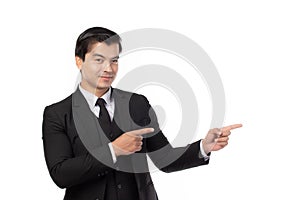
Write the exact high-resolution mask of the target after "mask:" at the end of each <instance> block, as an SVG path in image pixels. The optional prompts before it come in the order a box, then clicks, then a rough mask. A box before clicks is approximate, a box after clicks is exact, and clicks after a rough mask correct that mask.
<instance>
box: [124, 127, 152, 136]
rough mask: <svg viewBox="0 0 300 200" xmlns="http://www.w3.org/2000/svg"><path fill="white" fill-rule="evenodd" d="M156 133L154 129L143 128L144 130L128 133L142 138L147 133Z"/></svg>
mask: <svg viewBox="0 0 300 200" xmlns="http://www.w3.org/2000/svg"><path fill="white" fill-rule="evenodd" d="M152 132H154V128H142V129H138V130H133V131H130V132H128V133H129V134H130V135H134V136H141V135H144V134H147V133H152Z"/></svg>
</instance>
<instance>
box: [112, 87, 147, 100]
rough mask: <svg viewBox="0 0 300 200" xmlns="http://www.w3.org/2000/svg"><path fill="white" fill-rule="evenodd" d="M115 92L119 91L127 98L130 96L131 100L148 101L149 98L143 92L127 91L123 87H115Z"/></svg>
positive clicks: (119, 93)
mask: <svg viewBox="0 0 300 200" xmlns="http://www.w3.org/2000/svg"><path fill="white" fill-rule="evenodd" d="M113 92H114V93H117V94H118V95H121V96H123V97H125V98H128V99H130V100H131V101H145V100H146V101H148V100H147V98H146V97H145V96H144V95H142V94H138V93H134V92H129V91H125V90H121V89H118V88H114V89H113Z"/></svg>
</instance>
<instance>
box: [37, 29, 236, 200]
mask: <svg viewBox="0 0 300 200" xmlns="http://www.w3.org/2000/svg"><path fill="white" fill-rule="evenodd" d="M121 51H122V46H121V39H120V37H119V36H118V35H117V34H116V33H115V32H113V31H111V30H108V29H106V28H102V27H93V28H90V29H87V30H86V31H84V32H83V33H82V34H81V35H80V36H79V37H78V39H77V43H76V49H75V60H76V65H77V67H78V69H79V70H80V72H81V77H82V80H81V83H80V84H79V85H78V88H77V90H76V91H75V92H74V93H73V94H71V95H70V96H69V97H67V98H66V99H64V100H62V101H60V102H58V103H55V104H52V105H50V106H47V107H46V108H45V111H44V119H43V144H44V153H45V159H46V163H47V167H48V170H49V173H50V176H51V178H52V179H53V181H54V182H55V183H56V184H57V185H58V186H59V187H60V188H66V192H65V197H64V199H65V200H92V199H93V200H95V199H98V200H100V199H104V200H134V199H141V200H156V199H158V197H157V194H156V191H155V189H154V185H153V183H152V180H151V176H150V173H149V172H147V170H145V169H147V167H148V165H147V159H146V154H148V155H149V157H150V158H151V159H152V161H153V162H154V164H156V166H157V167H158V168H159V169H160V170H162V171H164V172H173V171H178V170H183V169H187V168H191V167H196V166H200V165H205V164H208V162H209V155H210V152H211V151H217V150H220V149H222V148H224V147H225V146H226V145H227V144H228V136H229V135H230V130H232V129H234V128H238V127H240V126H241V125H240V124H237V125H231V126H228V127H224V128H221V129H217V128H216V129H211V130H209V131H208V134H207V135H206V137H205V139H203V140H200V141H197V142H194V143H192V144H190V145H188V146H186V147H182V148H173V147H172V146H171V145H170V144H169V142H168V140H167V138H166V137H165V136H164V134H163V133H162V131H161V130H160V129H159V126H158V123H157V120H156V117H155V114H154V113H153V110H152V108H151V105H150V104H149V102H148V100H147V99H146V97H144V96H142V95H139V94H135V93H130V92H126V91H122V90H119V89H117V88H112V87H111V84H112V82H113V80H114V79H115V77H116V75H117V72H118V58H119V54H120V52H121ZM126 112H128V113H129V115H128V114H127V113H126ZM161 149H164V150H163V151H161ZM155 152H159V153H155ZM178 152H180V153H179V154H178ZM136 155H140V156H139V157H135V156H136ZM174 158H175V159H174ZM172 159H173V160H172ZM137 160H138V164H137V162H136V161H137ZM141 166H142V167H141ZM142 169H143V170H142ZM174 184H176V183H174Z"/></svg>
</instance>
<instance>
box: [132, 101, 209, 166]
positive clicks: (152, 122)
mask: <svg viewBox="0 0 300 200" xmlns="http://www.w3.org/2000/svg"><path fill="white" fill-rule="evenodd" d="M136 105H139V107H140V109H139V111H140V113H139V116H138V118H139V120H137V121H136V123H139V122H140V125H144V126H149V127H154V128H155V130H156V131H155V133H154V134H153V135H147V136H150V137H147V138H146V139H145V141H146V144H145V145H146V151H147V153H148V155H149V157H150V158H151V160H152V161H153V163H154V164H155V165H156V166H157V167H158V168H159V169H160V170H162V171H164V172H174V171H179V170H184V169H188V168H192V167H197V166H200V165H206V164H208V163H209V160H205V159H204V158H203V157H202V155H201V153H200V141H196V142H194V143H192V144H188V145H187V146H185V147H177V148H173V147H172V145H171V144H170V143H169V141H168V139H167V138H166V137H165V135H164V134H163V132H162V131H161V130H160V128H159V124H158V121H157V118H156V114H155V112H154V110H153V109H152V107H151V105H150V104H149V101H148V100H147V98H146V97H144V96H142V95H140V103H139V104H136ZM145 122H146V123H145Z"/></svg>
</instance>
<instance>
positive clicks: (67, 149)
mask: <svg viewBox="0 0 300 200" xmlns="http://www.w3.org/2000/svg"><path fill="white" fill-rule="evenodd" d="M42 130H43V146H44V154H45V159H46V164H47V167H48V170H49V173H50V176H51V178H52V179H53V181H54V182H55V183H56V185H57V186H59V187H60V188H68V187H71V186H74V185H78V184H81V183H84V182H86V181H89V180H95V179H99V178H101V177H102V176H104V175H105V174H107V173H108V172H109V170H111V169H110V168H109V167H107V166H106V165H104V164H102V163H101V162H99V161H98V160H97V159H95V158H94V157H93V156H92V155H91V154H90V153H88V152H86V153H85V154H83V155H80V156H77V157H74V154H73V150H72V146H71V142H70V139H69V138H68V136H67V134H66V130H65V125H64V123H63V120H62V119H60V118H59V117H58V114H57V113H56V112H55V109H54V108H53V107H46V108H45V111H44V116H43V126H42ZM107 149H108V147H106V146H102V147H99V148H97V149H94V151H96V152H97V153H99V154H101V152H106V151H107ZM107 157H108V156H107V154H105V155H103V159H111V157H109V158H107ZM111 162H112V161H111Z"/></svg>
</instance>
